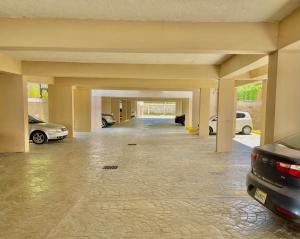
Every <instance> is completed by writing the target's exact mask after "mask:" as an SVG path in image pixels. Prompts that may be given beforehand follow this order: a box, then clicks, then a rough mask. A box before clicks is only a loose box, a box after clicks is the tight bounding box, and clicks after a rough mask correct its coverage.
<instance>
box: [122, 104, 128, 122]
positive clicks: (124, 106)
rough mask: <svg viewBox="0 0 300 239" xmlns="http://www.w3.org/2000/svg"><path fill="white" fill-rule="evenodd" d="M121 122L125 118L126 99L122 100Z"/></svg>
mask: <svg viewBox="0 0 300 239" xmlns="http://www.w3.org/2000/svg"><path fill="white" fill-rule="evenodd" d="M121 115H122V122H123V121H126V120H127V100H122V114H121Z"/></svg>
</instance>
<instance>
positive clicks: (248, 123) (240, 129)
mask: <svg viewBox="0 0 300 239" xmlns="http://www.w3.org/2000/svg"><path fill="white" fill-rule="evenodd" d="M217 122H218V117H217V116H213V117H211V118H210V120H209V133H210V134H215V133H217ZM252 129H253V123H252V118H251V116H250V114H249V113H248V112H242V111H237V112H236V127H235V132H236V133H243V134H251V132H252Z"/></svg>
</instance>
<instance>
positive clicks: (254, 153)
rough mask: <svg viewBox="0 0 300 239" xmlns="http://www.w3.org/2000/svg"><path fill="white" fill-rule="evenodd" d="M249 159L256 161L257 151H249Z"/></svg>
mask: <svg viewBox="0 0 300 239" xmlns="http://www.w3.org/2000/svg"><path fill="white" fill-rule="evenodd" d="M251 159H252V160H253V161H256V159H257V153H256V151H254V150H253V151H252V153H251Z"/></svg>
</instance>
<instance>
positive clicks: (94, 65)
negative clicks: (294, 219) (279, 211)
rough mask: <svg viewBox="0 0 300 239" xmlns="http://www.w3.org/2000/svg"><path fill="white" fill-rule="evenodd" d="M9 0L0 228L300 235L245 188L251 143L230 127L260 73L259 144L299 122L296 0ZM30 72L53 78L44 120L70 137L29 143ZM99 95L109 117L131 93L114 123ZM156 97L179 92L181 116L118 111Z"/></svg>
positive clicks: (0, 12)
mask: <svg viewBox="0 0 300 239" xmlns="http://www.w3.org/2000/svg"><path fill="white" fill-rule="evenodd" d="M11 2H14V4H13V5H11V3H8V2H3V3H0V17H1V18H0V35H1V37H0V53H1V54H0V71H1V74H0V116H1V117H0V172H1V173H0V182H1V184H0V189H1V190H0V208H1V217H0V237H1V238H80V237H86V238H142V237H145V238H200V237H201V238H202V237H207V238H244V237H245V238H247V237H248V238H261V237H266V238H287V237H289V238H298V237H299V233H300V232H299V229H298V227H297V226H295V225H293V224H290V223H288V222H285V221H283V220H282V219H280V218H278V217H277V216H275V215H273V214H272V213H270V212H269V211H267V210H266V209H265V208H264V207H262V206H261V205H260V204H258V203H257V202H256V201H254V200H253V199H252V198H250V197H248V195H247V192H246V189H245V175H246V173H247V171H248V170H249V164H250V158H249V157H250V152H251V148H250V147H245V146H244V145H241V144H240V143H238V142H236V141H234V140H233V135H234V134H233V132H234V128H235V125H234V124H235V120H234V118H235V104H234V102H235V88H236V87H237V86H240V85H242V84H248V83H249V82H255V81H258V80H259V81H261V80H262V81H263V107H262V115H263V119H264V120H263V122H264V123H263V129H262V138H261V143H271V142H274V141H276V140H278V139H279V138H281V137H284V136H287V135H289V134H291V133H293V132H296V131H299V130H300V125H299V121H300V114H299V111H297V110H295V109H297V108H298V104H299V102H300V98H299V97H300V96H299V89H300V81H299V75H300V72H299V69H300V68H299V62H300V54H299V50H300V45H299V42H300V27H299V25H300V20H299V19H300V9H299V2H298V1H282V3H281V4H279V1H278V2H277V3H275V2H274V1H264V3H261V2H258V1H251V2H250V1H249V2H248V1H247V2H246V1H241V2H243V3H244V4H245V5H243V6H242V5H240V3H239V2H240V1H236V2H234V3H233V2H231V3H222V4H224V8H222V9H223V10H222V11H224V14H221V13H220V12H219V13H220V14H217V11H219V10H218V9H219V8H216V7H215V6H219V4H220V2H219V1H217V0H216V1H209V2H208V1H207V2H205V3H203V4H202V5H198V4H199V3H189V5H188V6H190V7H186V5H184V4H183V3H180V2H179V1H175V2H174V3H170V6H172V7H170V6H168V5H165V4H163V3H160V4H159V5H157V6H159V9H160V10H158V8H156V10H157V11H154V10H155V9H153V8H152V7H151V6H150V5H147V4H146V5H144V4H142V3H137V2H135V1H133V2H132V3H131V4H133V3H134V9H138V11H135V12H140V14H135V13H134V12H132V11H131V10H129V9H127V8H123V7H124V6H123V5H122V4H117V3H116V1H111V2H112V3H110V4H112V5H110V4H108V5H109V6H110V7H107V6H105V5H102V4H101V3H100V2H98V1H93V2H94V4H95V5H94V8H93V9H95V10H96V11H97V12H94V13H93V12H91V11H92V7H91V6H88V5H84V4H83V5H82V6H81V5H80V4H79V5H76V6H75V5H74V4H69V5H68V4H67V5H60V4H62V3H66V2H68V1H61V3H60V4H58V5H55V6H54V5H53V4H51V3H50V2H49V1H46V2H45V4H46V7H45V8H40V7H39V6H38V5H36V4H33V1H27V3H26V4H25V3H17V1H11ZM128 4H129V3H128ZM180 4H183V5H180ZM233 4H234V5H233ZM129 5H130V4H129ZM154 5H155V4H154ZM258 5H260V6H261V7H260V8H258V7H257V6H258ZM12 6H13V7H12ZM97 6H98V7H97ZM99 6H100V7H99ZM111 6H113V8H111ZM122 6H123V7H122ZM178 6H179V7H178ZM222 6H223V5H222ZM132 7H133V6H132ZM58 8H60V9H63V10H64V11H58ZM76 9H77V10H78V9H80V11H77V10H76ZM109 9H118V11H117V12H116V11H111V10H109ZM167 9H174V12H173V11H171V12H170V11H167ZM175 9H177V10H178V11H179V13H176V11H177V10H176V11H175ZM180 9H181V10H180ZM194 9H195V10H196V11H197V14H195V13H193V11H194ZM245 9H246V12H247V14H246V13H245V14H244V15H241V14H239V13H240V12H243V11H244V10H245ZM105 12H107V13H109V14H108V15H107V14H104V13H105ZM151 12H152V13H154V12H155V13H156V14H150V15H149V13H151ZM207 12H208V13H209V14H208V15H206V14H204V13H207ZM61 14H62V15H61ZM114 14H117V15H114ZM174 14H175V15H174ZM22 17H24V18H22ZM58 36H59V37H58ZM27 82H38V83H43V84H48V90H49V99H48V105H49V109H48V110H49V120H50V121H51V122H54V123H59V124H63V125H65V126H66V127H67V128H68V130H69V137H68V138H67V139H66V140H65V141H64V142H62V143H49V144H43V145H33V144H29V140H28V139H29V137H28V102H27V101H28V98H27ZM212 89H218V98H217V109H216V113H217V115H218V131H217V136H216V139H215V137H214V136H213V137H211V136H209V131H208V122H209V117H210V113H211V111H212V109H211V105H212V98H211V94H212ZM105 90H106V91H111V92H110V95H101V94H97V93H94V91H105ZM112 91H123V92H125V91H139V92H140V94H142V95H139V96H128V95H127V96H126V97H125V96H122V95H118V96H113V93H112ZM149 91H152V93H153V92H155V93H153V94H156V95H147V94H148V93H147V92H149ZM161 92H173V93H170V94H173V95H172V96H170V95H159V94H161ZM182 92H188V94H189V95H188V96H183V95H182V94H183V93H182ZM174 94H175V95H174ZM103 97H111V99H110V104H111V108H110V109H111V110H110V111H111V113H114V116H117V115H118V114H120V101H122V100H123V101H124V104H122V105H124V106H125V105H126V107H125V108H126V114H125V108H124V109H123V107H122V114H123V115H122V119H123V122H121V123H120V124H119V126H117V127H112V128H110V129H109V130H106V129H105V130H102V129H100V128H101V121H100V117H101V111H102V110H103V109H104V108H105V106H104V105H105V103H104V101H103ZM153 98H155V99H164V100H165V99H172V101H175V100H176V102H177V101H178V102H177V106H178V105H181V110H179V109H177V110H178V112H181V113H182V112H183V111H184V112H185V113H186V116H188V117H187V125H186V126H187V129H185V128H183V127H178V126H176V125H172V124H169V123H168V121H156V120H152V121H145V120H143V119H133V120H130V121H129V120H128V121H126V120H127V119H129V118H130V116H131V113H132V108H133V107H132V106H134V105H135V104H134V103H133V104H131V101H133V102H134V101H137V100H139V99H148V100H153ZM125 101H126V103H125ZM128 102H130V104H128ZM179 102H181V103H179ZM129 108H130V110H128V109H129ZM128 112H129V113H128ZM118 118H119V119H120V116H118ZM125 118H126V120H124V119H125ZM164 122H165V123H164ZM104 166H118V168H117V169H113V170H105V169H104Z"/></svg>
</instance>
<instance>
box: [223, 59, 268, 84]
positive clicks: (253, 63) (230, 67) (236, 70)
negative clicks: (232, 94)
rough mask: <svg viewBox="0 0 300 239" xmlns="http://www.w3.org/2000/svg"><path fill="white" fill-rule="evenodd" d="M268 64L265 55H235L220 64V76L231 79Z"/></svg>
mask: <svg viewBox="0 0 300 239" xmlns="http://www.w3.org/2000/svg"><path fill="white" fill-rule="evenodd" d="M267 64H268V56H267V55H261V54H259V55H235V56H233V57H231V58H229V59H228V60H227V61H225V62H224V63H223V64H222V65H221V66H220V74H219V75H220V78H222V79H231V78H235V77H237V76H239V75H242V74H244V73H247V72H249V71H251V70H254V69H256V68H259V67H262V66H265V65H267Z"/></svg>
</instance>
